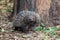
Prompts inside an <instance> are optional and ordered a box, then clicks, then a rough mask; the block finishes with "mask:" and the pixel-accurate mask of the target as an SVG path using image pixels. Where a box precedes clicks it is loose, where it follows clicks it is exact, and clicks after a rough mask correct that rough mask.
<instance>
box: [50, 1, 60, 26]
mask: <svg viewBox="0 0 60 40" xmlns="http://www.w3.org/2000/svg"><path fill="white" fill-rule="evenodd" d="M49 17H50V21H51V22H52V23H53V25H54V26H56V25H60V0H52V2H51V6H50V11H49Z"/></svg>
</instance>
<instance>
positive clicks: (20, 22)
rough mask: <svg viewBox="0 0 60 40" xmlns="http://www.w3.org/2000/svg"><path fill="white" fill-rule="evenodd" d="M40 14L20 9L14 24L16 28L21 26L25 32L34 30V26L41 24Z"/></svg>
mask: <svg viewBox="0 0 60 40" xmlns="http://www.w3.org/2000/svg"><path fill="white" fill-rule="evenodd" d="M40 21H41V19H40V16H39V14H38V13H36V12H33V11H20V12H19V13H18V14H17V16H16V18H15V20H14V21H13V26H14V27H15V29H17V28H19V29H20V30H21V31H23V32H27V31H29V29H31V30H33V28H34V27H36V26H38V25H39V24H40Z"/></svg>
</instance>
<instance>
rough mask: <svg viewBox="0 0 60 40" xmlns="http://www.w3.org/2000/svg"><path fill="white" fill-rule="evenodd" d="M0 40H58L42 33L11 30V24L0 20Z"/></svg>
mask: <svg viewBox="0 0 60 40" xmlns="http://www.w3.org/2000/svg"><path fill="white" fill-rule="evenodd" d="M0 22H1V23H0V40H60V36H59V35H48V33H44V32H42V31H36V32H31V33H29V34H25V33H21V32H20V31H13V30H12V26H13V25H12V22H9V21H8V20H4V19H3V20H0Z"/></svg>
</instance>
